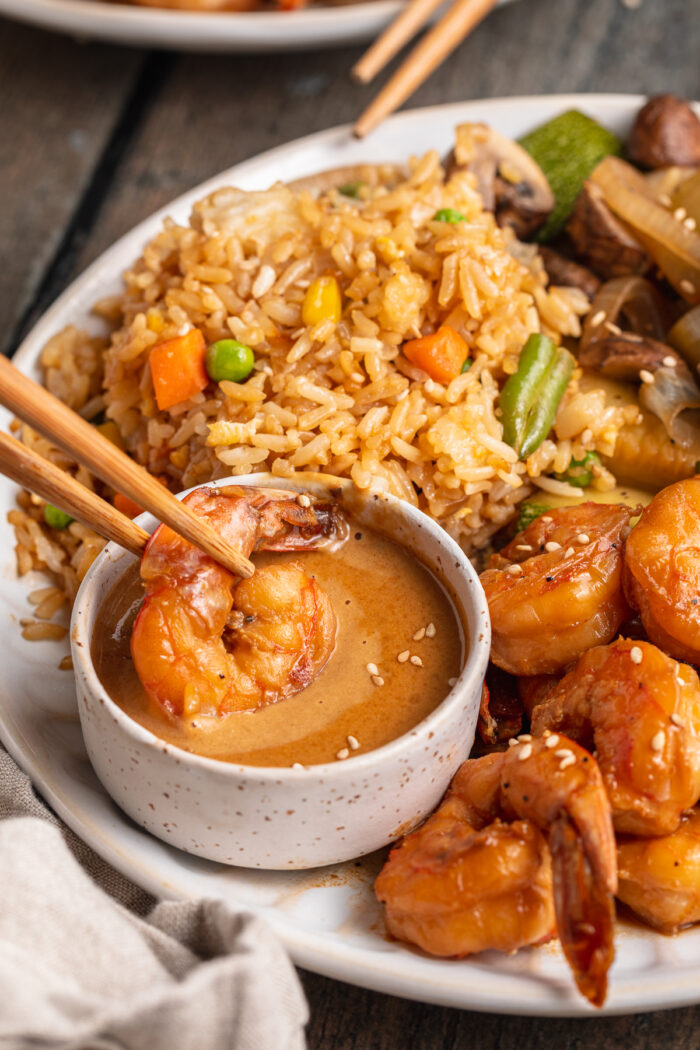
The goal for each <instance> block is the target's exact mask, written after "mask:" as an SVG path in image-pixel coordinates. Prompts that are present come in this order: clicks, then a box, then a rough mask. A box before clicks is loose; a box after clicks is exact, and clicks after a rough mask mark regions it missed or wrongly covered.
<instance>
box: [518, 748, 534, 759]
mask: <svg viewBox="0 0 700 1050" xmlns="http://www.w3.org/2000/svg"><path fill="white" fill-rule="evenodd" d="M531 754H532V744H523V746H522V747H521V748H520V751H518V761H519V762H524V761H525V759H526V758H529V757H530V755H531Z"/></svg>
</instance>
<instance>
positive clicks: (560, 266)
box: [540, 245, 600, 299]
mask: <svg viewBox="0 0 700 1050" xmlns="http://www.w3.org/2000/svg"><path fill="white" fill-rule="evenodd" d="M540 256H541V257H542V262H543V263H544V268H545V270H546V271H547V276H548V277H549V281H550V284H557V285H564V286H565V287H568V288H572V287H573V288H580V289H581V291H582V292H583V294H584V295H587V296H588V298H589V299H592V298H593V296H594V295H595V293H596V292H597V291H598V289H599V288H600V280H599V278H598V277H596V275H595V274H594V273H592V272H591V270H589V269H587V267H585V266H581V264H580V263H576V262H574V261H573V259H567V258H566V256H565V255H561V254H560V253H559V252H555V251H554V248H548V247H546V246H545V245H542V246H541V247H540Z"/></svg>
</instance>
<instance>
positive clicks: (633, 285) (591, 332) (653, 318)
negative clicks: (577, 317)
mask: <svg viewBox="0 0 700 1050" xmlns="http://www.w3.org/2000/svg"><path fill="white" fill-rule="evenodd" d="M622 313H624V315H625V324H624V325H621V326H620V327H624V329H625V331H627V332H636V333H637V334H638V335H646V336H649V337H650V338H651V339H657V340H658V341H659V342H665V339H666V333H665V328H664V325H663V322H662V320H661V314H660V311H659V306H658V298H657V292H656V289H655V288H654V286H653V285H652V284H650V283H649V281H645V280H644V278H643V277H636V276H628V277H613V279H612V280H611V281H606V282H605V284H603V285H601V287H600V288H599V289H598V291H597V293H596V295H595V298H594V299H593V302H592V303H591V308H590V311H589V313H588V315H587V317H586V323H585V324H584V326H583V334H582V336H581V343H580V348H581V350H585V349H586V347H587V346H588V344H589V343H590V342H591V341H592V340H594V339H601V338H605V336H607V335H608V334H609V330H608V329H606V328H605V322H606V321H608V322H610V323H612V324H615V323H617V319H618V318H619V317H620V316H621V314H622ZM601 314H605V320H604V321H601V322H600V323H596V324H593V322H594V321H597V319H598V318H599V317H600V315H601Z"/></svg>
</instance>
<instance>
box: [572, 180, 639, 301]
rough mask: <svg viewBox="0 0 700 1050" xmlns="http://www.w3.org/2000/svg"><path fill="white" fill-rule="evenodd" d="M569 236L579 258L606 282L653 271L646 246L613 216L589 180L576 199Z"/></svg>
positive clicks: (601, 195) (598, 190)
mask: <svg viewBox="0 0 700 1050" xmlns="http://www.w3.org/2000/svg"><path fill="white" fill-rule="evenodd" d="M566 232H567V233H568V235H569V237H570V238H571V242H572V244H573V246H574V248H575V249H576V254H577V255H580V256H581V258H582V259H583V260H584V262H586V263H587V264H588V265H589V266H590V267H591V269H592V270H593V271H594V272H595V273H597V274H598V275H599V276H600V277H603V278H605V279H606V280H607V279H608V278H610V277H625V276H627V275H628V274H642V273H647V272H648V271H649V270H650V269H651V267H652V261H651V259H650V257H649V256H648V255H647V253H646V251H645V249H644V248H643V246H642V245H641V244H640V243H639V241H638V240H637V238H636V237H634V236H633V235H632V234H631V233H630V231H629V230H628V229H627V227H626V226H624V225H623V223H621V222H620V220H619V219H618V218H616V217H615V215H613V213H612V212H611V210H610V208H608V206H607V204H606V203H605V201H604V200H603V194H602V193H601V191H600V189H599V188H598V187H597V186H596V185H595V184H594V183H592V182H590V181H589V180H587V181H586V182H584V184H583V187H582V189H581V192H580V193H579V195H578V197H577V198H576V203H575V205H574V210H573V212H572V213H571V218H570V219H569V221H568V223H567V226H566Z"/></svg>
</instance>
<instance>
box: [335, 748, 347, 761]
mask: <svg viewBox="0 0 700 1050" xmlns="http://www.w3.org/2000/svg"><path fill="white" fill-rule="evenodd" d="M335 757H336V758H338V759H340V760H341V762H342V760H343V759H344V758H350V752H349V751H348V749H347V748H346V747H341V749H340V751H339V752H338V754H337V755H336V756H335Z"/></svg>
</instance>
